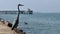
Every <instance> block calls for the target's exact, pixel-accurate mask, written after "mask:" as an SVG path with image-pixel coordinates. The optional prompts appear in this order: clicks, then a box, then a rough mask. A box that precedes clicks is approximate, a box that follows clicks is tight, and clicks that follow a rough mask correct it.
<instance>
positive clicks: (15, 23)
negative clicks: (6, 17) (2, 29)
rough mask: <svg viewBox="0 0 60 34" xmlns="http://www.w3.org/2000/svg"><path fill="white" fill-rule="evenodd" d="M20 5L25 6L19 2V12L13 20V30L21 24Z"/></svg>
mask: <svg viewBox="0 0 60 34" xmlns="http://www.w3.org/2000/svg"><path fill="white" fill-rule="evenodd" d="M20 6H24V5H22V4H18V13H17V17H16V19H15V20H14V22H13V25H12V30H13V29H14V28H17V26H18V24H19V14H20V9H19V7H20Z"/></svg>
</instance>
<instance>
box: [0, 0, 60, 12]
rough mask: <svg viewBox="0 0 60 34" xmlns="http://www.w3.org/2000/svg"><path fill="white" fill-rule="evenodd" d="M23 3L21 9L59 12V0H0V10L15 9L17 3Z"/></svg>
mask: <svg viewBox="0 0 60 34" xmlns="http://www.w3.org/2000/svg"><path fill="white" fill-rule="evenodd" d="M19 3H21V4H23V5H24V7H21V9H23V10H26V9H27V8H30V9H32V10H33V11H34V12H60V0H0V10H17V4H19Z"/></svg>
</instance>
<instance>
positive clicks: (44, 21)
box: [0, 13, 60, 34]
mask: <svg viewBox="0 0 60 34" xmlns="http://www.w3.org/2000/svg"><path fill="white" fill-rule="evenodd" d="M0 18H3V19H5V20H7V21H9V22H11V23H13V21H14V19H15V18H16V14H0ZM19 19H20V20H19V26H18V28H20V29H23V31H24V32H26V34H60V13H33V14H32V15H29V14H21V15H20V18H19ZM25 22H27V23H28V24H27V25H26V24H25Z"/></svg>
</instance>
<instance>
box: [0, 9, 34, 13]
mask: <svg viewBox="0 0 60 34" xmlns="http://www.w3.org/2000/svg"><path fill="white" fill-rule="evenodd" d="M17 12H18V11H17V10H13V11H7V10H6V11H0V14H17ZM19 14H33V11H32V10H27V11H25V10H23V11H20V12H19Z"/></svg>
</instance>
